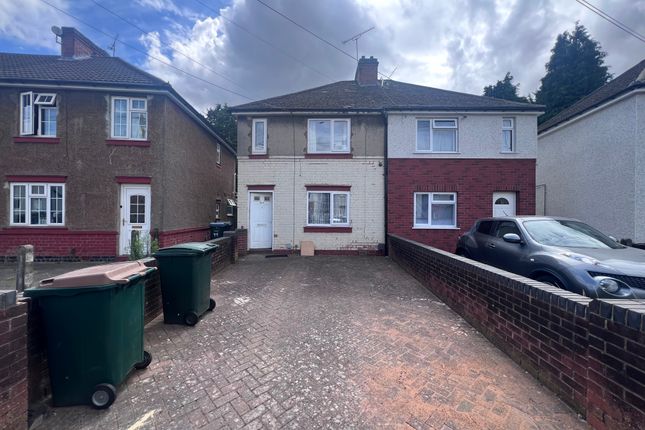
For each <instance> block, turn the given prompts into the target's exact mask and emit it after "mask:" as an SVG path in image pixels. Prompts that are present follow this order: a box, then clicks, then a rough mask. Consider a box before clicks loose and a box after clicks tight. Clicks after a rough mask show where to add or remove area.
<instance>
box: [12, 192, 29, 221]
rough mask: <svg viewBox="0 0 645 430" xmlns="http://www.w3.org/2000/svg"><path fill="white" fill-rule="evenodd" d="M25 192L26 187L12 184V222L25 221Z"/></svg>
mask: <svg viewBox="0 0 645 430" xmlns="http://www.w3.org/2000/svg"><path fill="white" fill-rule="evenodd" d="M26 194H27V188H26V187H25V186H24V185H14V186H13V222H14V223H20V224H22V223H25V222H26V217H27V213H26V207H27V199H26V198H25V197H26Z"/></svg>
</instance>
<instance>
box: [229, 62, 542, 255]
mask: <svg viewBox="0 0 645 430" xmlns="http://www.w3.org/2000/svg"><path fill="white" fill-rule="evenodd" d="M541 110H542V107H541V106H537V105H531V104H525V103H515V102H510V101H505V100H499V99H493V98H488V97H481V96H475V95H470V94H463V93H457V92H452V91H445V90H440V89H435V88H429V87H423V86H418V85H412V84H408V83H403V82H397V81H393V80H379V79H378V61H377V60H376V59H375V58H372V57H370V58H364V57H363V58H361V59H360V60H359V62H358V67H357V70H356V74H355V78H354V80H352V81H340V82H336V83H333V84H329V85H325V86H322V87H318V88H313V89H310V90H306V91H301V92H298V93H293V94H288V95H285V96H279V97H274V98H270V99H266V100H262V101H258V102H252V103H248V104H244V105H241V106H237V107H235V108H234V109H233V111H234V113H235V114H236V115H237V118H238V198H239V211H238V222H239V224H240V225H242V226H248V228H249V243H248V245H249V247H250V248H251V249H272V250H293V249H297V248H298V247H299V246H300V244H301V242H302V241H312V242H313V243H314V246H315V249H316V252H317V253H350V254H351V253H360V252H367V253H369V252H373V253H379V252H382V251H383V249H384V248H383V244H384V243H385V234H386V231H387V233H393V234H397V235H401V236H405V237H408V238H411V239H414V240H417V241H420V242H424V243H427V244H430V245H433V246H437V247H440V248H443V249H446V250H450V251H454V248H455V244H456V240H457V238H458V236H459V235H460V234H461V233H462V232H463V231H464V230H466V229H468V228H469V227H470V226H471V225H472V223H473V221H474V220H475V219H477V218H479V217H485V216H491V215H493V214H509V215H510V214H514V213H517V214H532V213H533V211H534V207H535V158H536V143H537V139H536V135H537V134H536V131H537V116H538V115H539V114H540V112H541Z"/></svg>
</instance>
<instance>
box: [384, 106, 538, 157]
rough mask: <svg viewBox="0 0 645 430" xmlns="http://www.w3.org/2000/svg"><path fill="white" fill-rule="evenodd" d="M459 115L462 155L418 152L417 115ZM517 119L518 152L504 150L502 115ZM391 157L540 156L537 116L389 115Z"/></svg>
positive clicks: (389, 150)
mask: <svg viewBox="0 0 645 430" xmlns="http://www.w3.org/2000/svg"><path fill="white" fill-rule="evenodd" d="M441 117H444V118H457V120H458V123H459V125H458V127H459V129H458V138H457V140H458V151H459V153H458V154H428V153H415V150H416V141H417V123H416V120H417V118H441ZM503 117H504V118H506V117H512V118H515V137H516V139H515V143H516V145H515V146H516V150H515V152H514V153H502V152H501V149H502V118H503ZM387 132H388V133H387V138H388V142H387V146H388V157H389V158H536V156H537V115H535V114H532V115H526V114H522V115H518V114H509V115H499V114H495V115H492V114H473V113H468V114H459V115H452V116H451V115H447V114H442V115H433V114H428V115H412V114H389V115H388V122H387Z"/></svg>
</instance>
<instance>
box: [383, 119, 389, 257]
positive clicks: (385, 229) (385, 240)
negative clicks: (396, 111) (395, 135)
mask: <svg viewBox="0 0 645 430" xmlns="http://www.w3.org/2000/svg"><path fill="white" fill-rule="evenodd" d="M383 119H384V120H385V133H384V137H385V139H384V142H383V152H384V155H385V157H383V182H384V184H383V185H384V186H385V190H383V191H384V193H383V194H384V195H385V199H384V200H385V207H384V208H383V214H384V216H383V222H384V223H385V226H384V233H385V238H384V244H383V246H384V247H385V249H384V250H383V255H385V256H386V257H387V255H388V240H387V208H388V202H387V201H388V192H387V190H388V186H387V185H388V184H387V179H388V175H387V169H388V166H389V163H388V160H389V158H390V157H389V155H388V153H387V123H388V118H387V112H383Z"/></svg>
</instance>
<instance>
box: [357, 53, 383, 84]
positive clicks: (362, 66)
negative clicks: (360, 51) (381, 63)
mask: <svg viewBox="0 0 645 430" xmlns="http://www.w3.org/2000/svg"><path fill="white" fill-rule="evenodd" d="M354 80H355V81H356V82H357V83H358V85H378V60H377V59H376V58H374V57H370V58H365V56H362V57H361V58H360V60H358V65H357V66H356V76H355V77H354Z"/></svg>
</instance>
